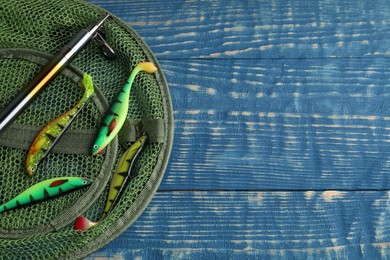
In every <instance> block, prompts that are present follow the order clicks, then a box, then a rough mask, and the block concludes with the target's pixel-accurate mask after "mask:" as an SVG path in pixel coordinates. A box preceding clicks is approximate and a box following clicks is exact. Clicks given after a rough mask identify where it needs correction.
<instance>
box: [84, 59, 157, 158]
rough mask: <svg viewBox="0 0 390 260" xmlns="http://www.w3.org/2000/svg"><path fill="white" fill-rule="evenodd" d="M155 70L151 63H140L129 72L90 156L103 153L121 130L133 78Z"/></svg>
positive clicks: (127, 107)
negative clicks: (141, 72)
mask: <svg viewBox="0 0 390 260" xmlns="http://www.w3.org/2000/svg"><path fill="white" fill-rule="evenodd" d="M156 70H157V68H156V66H154V64H153V63H151V62H141V63H139V64H138V65H137V66H136V67H135V68H134V70H133V71H132V72H131V74H130V77H129V78H128V80H127V82H126V84H125V85H124V86H123V87H122V89H121V91H120V92H119V93H118V95H117V97H116V99H115V101H114V103H113V104H112V105H111V107H110V110H109V111H108V113H107V115H106V117H105V118H104V120H103V122H102V126H101V128H100V130H99V133H98V136H97V139H96V141H95V143H94V145H93V147H92V154H93V155H96V154H98V153H100V152H102V151H103V149H104V148H106V146H107V145H108V144H109V143H110V142H111V141H112V140H113V139H114V138H115V136H116V135H117V134H118V133H119V130H120V129H121V128H122V126H123V124H124V123H125V120H126V117H127V111H128V109H129V97H130V90H131V86H132V84H133V81H134V79H135V76H136V75H137V73H138V72H140V71H145V72H147V73H154V72H155V71H156Z"/></svg>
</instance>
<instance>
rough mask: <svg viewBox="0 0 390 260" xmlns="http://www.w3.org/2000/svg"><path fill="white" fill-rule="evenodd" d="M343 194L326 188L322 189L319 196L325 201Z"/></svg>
mask: <svg viewBox="0 0 390 260" xmlns="http://www.w3.org/2000/svg"><path fill="white" fill-rule="evenodd" d="M344 195H345V192H342V191H337V190H328V191H324V192H323V193H322V194H321V196H322V198H323V199H324V201H325V202H333V201H334V200H335V199H342V198H343V197H344Z"/></svg>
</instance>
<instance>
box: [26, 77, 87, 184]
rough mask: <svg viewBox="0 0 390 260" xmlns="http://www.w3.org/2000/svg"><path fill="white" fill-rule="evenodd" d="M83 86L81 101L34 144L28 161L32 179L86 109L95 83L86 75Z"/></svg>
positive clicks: (53, 123)
mask: <svg viewBox="0 0 390 260" xmlns="http://www.w3.org/2000/svg"><path fill="white" fill-rule="evenodd" d="M82 85H83V86H84V88H85V92H84V95H83V97H82V98H81V99H80V101H79V102H78V103H77V104H76V105H75V106H74V107H73V108H72V109H70V110H69V111H67V112H65V113H64V114H62V115H60V116H59V117H57V118H56V119H54V120H53V121H51V122H50V123H48V124H47V125H46V126H44V127H43V128H42V130H41V131H40V132H39V133H38V135H37V136H36V137H35V139H34V141H33V142H32V144H31V146H30V149H29V151H28V153H27V160H26V171H27V173H28V175H29V176H30V177H32V176H33V175H34V174H35V173H36V171H37V168H38V164H39V163H40V162H41V160H42V159H43V158H45V157H46V155H47V154H48V153H49V152H50V150H51V149H52V148H53V147H54V145H55V144H56V142H57V141H58V140H59V139H60V137H61V136H62V134H63V133H64V132H65V131H66V129H67V128H68V127H69V126H70V124H71V123H72V122H73V120H74V119H75V118H76V116H77V114H78V113H79V112H80V111H81V109H82V108H83V107H84V105H85V103H86V102H87V100H88V99H89V98H90V97H91V96H92V94H93V93H94V87H93V82H92V78H91V76H90V75H88V74H86V73H84V77H83V82H82Z"/></svg>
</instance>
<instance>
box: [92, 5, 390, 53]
mask: <svg viewBox="0 0 390 260" xmlns="http://www.w3.org/2000/svg"><path fill="white" fill-rule="evenodd" d="M88 2H91V3H94V4H97V5H99V6H101V7H103V8H105V9H106V10H108V11H110V12H112V13H113V14H115V15H116V16H118V17H119V18H121V19H122V20H124V21H125V22H127V23H128V24H129V25H130V26H131V27H132V28H134V29H135V30H136V31H137V32H138V33H139V34H140V35H141V36H142V37H143V38H144V39H145V41H146V42H147V44H148V45H150V47H151V49H152V50H153V52H154V53H155V54H156V55H157V57H158V58H159V59H186V58H223V59H231V58H251V59H253V58H271V59H275V58H308V57H309V58H310V57H360V56H364V55H370V56H378V55H387V54H389V51H390V50H389V46H390V44H389V43H390V30H389V29H388V28H389V25H390V4H389V2H388V1H387V0H379V1H375V2H373V1H370V0H362V1H359V2H358V3H357V2H356V1H354V0H347V1H342V2H337V1H329V0H320V1H285V0H273V1H265V0H259V1H224V0H218V1H199V0H198V1H190V0H187V1H179V0H175V1H163V0H157V1H146V0H142V1H106V0H89V1H88Z"/></svg>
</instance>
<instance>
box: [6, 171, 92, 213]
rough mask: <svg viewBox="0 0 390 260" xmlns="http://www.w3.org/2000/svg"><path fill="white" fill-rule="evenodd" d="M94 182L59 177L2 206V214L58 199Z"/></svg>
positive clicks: (46, 181)
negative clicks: (66, 193)
mask: <svg viewBox="0 0 390 260" xmlns="http://www.w3.org/2000/svg"><path fill="white" fill-rule="evenodd" d="M91 183H92V180H90V179H87V178H81V177H59V178H53V179H49V180H45V181H42V182H39V183H37V184H35V185H33V186H31V187H30V188H28V189H27V190H25V191H24V192H22V193H20V194H19V195H18V196H16V197H15V198H13V199H12V200H10V201H8V202H7V203H4V204H3V205H1V206H0V213H2V212H5V211H8V210H11V209H16V208H19V207H22V206H25V205H29V204H33V203H36V202H40V201H44V200H47V199H51V198H54V197H57V196H59V195H61V194H63V193H65V192H69V191H72V190H76V189H80V188H83V187H85V186H87V185H89V184H91Z"/></svg>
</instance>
